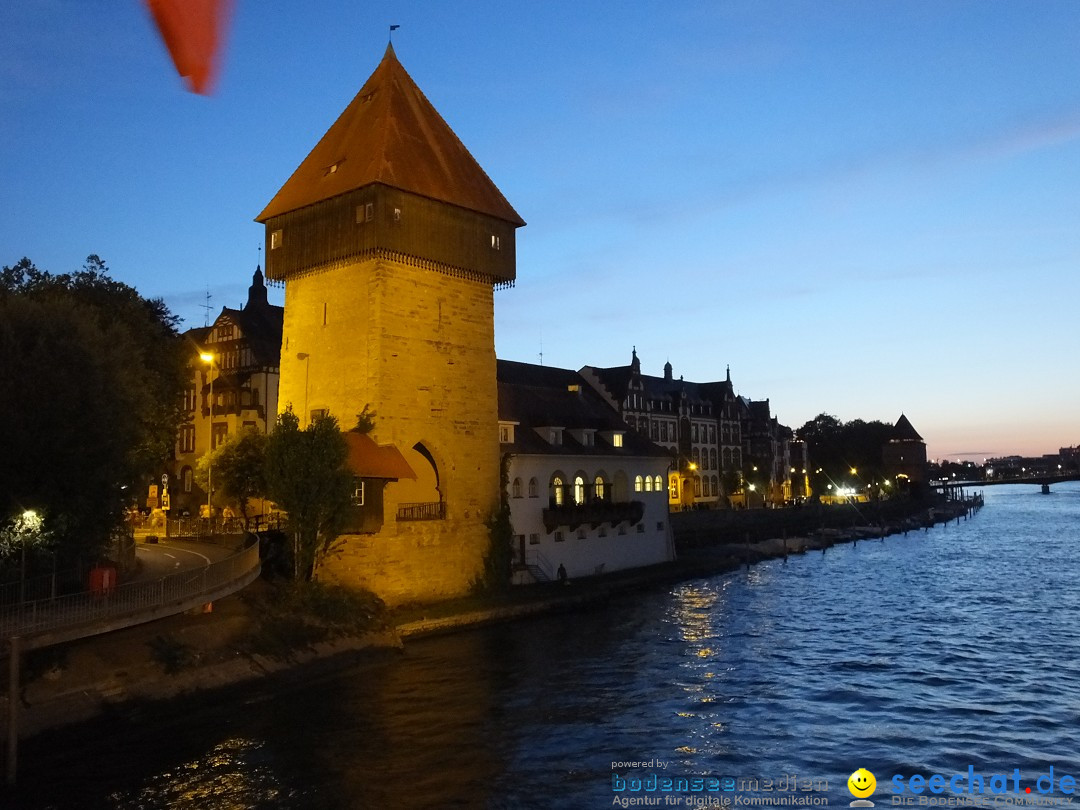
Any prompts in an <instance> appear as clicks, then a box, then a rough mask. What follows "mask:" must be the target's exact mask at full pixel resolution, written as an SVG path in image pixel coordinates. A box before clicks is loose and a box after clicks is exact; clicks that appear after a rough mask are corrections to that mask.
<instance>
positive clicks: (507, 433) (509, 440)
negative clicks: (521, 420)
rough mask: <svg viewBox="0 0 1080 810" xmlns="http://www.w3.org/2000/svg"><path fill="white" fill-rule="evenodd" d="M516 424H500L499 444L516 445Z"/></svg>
mask: <svg viewBox="0 0 1080 810" xmlns="http://www.w3.org/2000/svg"><path fill="white" fill-rule="evenodd" d="M516 424H517V423H516V422H499V443H500V444H513V443H514V425H516Z"/></svg>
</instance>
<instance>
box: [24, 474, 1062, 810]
mask: <svg viewBox="0 0 1080 810" xmlns="http://www.w3.org/2000/svg"><path fill="white" fill-rule="evenodd" d="M985 498H986V506H985V508H984V509H983V510H982V511H981V512H979V513H978V514H977V515H975V516H974V517H972V518H971V519H969V520H964V521H961V522H959V523H956V522H954V523H952V524H950V525H949V526H948V527H945V528H943V527H940V526H939V527H937V528H934V529H931V530H930V531H929V532H925V533H924V532H922V531H919V532H912V533H910V534H908V535H907V536H903V535H898V536H894V537H889V538H886V539H885V540H884V541H862V542H859V543H858V544H856V545H850V544H849V545H841V546H836V547H834V548H832V549H829V550H828V551H827V552H826V553H821V552H814V553H810V554H807V555H803V556H793V557H791V558H789V559H788V560H786V561H784V560H776V561H771V562H766V563H762V564H759V565H757V566H754V567H752V568H749V569H742V570H739V571H735V572H731V573H728V574H724V575H720V576H715V577H710V578H706V579H699V580H694V581H688V582H684V583H681V584H679V585H677V586H674V587H663V588H657V589H654V590H643V591H642V592H641V593H638V594H634V595H627V596H624V597H620V598H618V599H615V600H612V601H611V602H610V603H609V604H606V605H603V606H599V607H595V608H591V609H589V610H588V611H587V612H584V613H578V614H566V615H559V616H550V617H544V618H541V619H536V620H529V621H522V622H518V623H514V624H508V625H504V626H500V627H495V628H488V629H483V630H478V631H474V632H468V633H463V634H459V635H454V636H447V637H442V638H434V639H428V640H422V641H416V642H411V643H410V644H409V645H408V647H407V649H406V650H405V652H404V653H392V654H386V655H380V656H376V657H375V658H373V659H372V660H370V661H365V662H364V663H363V664H360V665H357V666H353V667H350V668H349V669H347V670H344V671H338V672H335V673H333V674H332V675H324V676H320V677H317V678H312V679H311V680H310V681H308V682H305V683H302V684H297V683H293V684H291V685H289V686H281V685H280V684H279V685H278V686H277V687H276V688H274V689H265V688H261V687H255V688H252V687H246V688H244V689H242V690H241V689H234V690H230V691H228V692H225V693H222V694H221V695H216V696H214V697H213V698H205V697H200V698H190V699H188V700H187V701H186V702H184V703H179V704H172V705H170V706H167V707H163V708H154V709H145V710H142V711H140V712H138V713H136V714H135V715H134V716H118V717H115V718H110V719H107V720H104V721H99V722H95V723H93V724H89V725H85V726H79V727H78V728H77V734H76V733H72V732H66V733H62V734H53V735H50V736H48V737H44V738H39V740H37V741H31V742H30V743H29V744H28V745H26V746H24V754H25V756H24V760H23V763H22V764H23V767H22V769H21V771H20V780H21V782H22V787H21V788H20V792H19V793H18V794H17V795H16V796H14V797H11V800H10V803H6V804H4V806H12V807H19V808H32V807H58V808H59V807H64V808H66V807H72V808H84V807H85V808H93V807H105V808H117V809H118V810H119V809H121V808H122V809H123V810H129V809H130V810H134V809H135V808H183V809H184V810H187V808H192V810H194V808H198V809H199V810H207V809H209V810H239V809H240V808H320V809H321V808H375V809H376V810H382V809H383V808H385V809H386V810H394V808H403V809H404V808H408V809H409V810H413V809H414V808H454V807H461V808H518V807H520V808H571V809H572V810H576V809H577V808H605V807H612V806H622V805H620V804H613V801H617V800H621V799H624V798H632V799H637V800H639V801H640V800H648V801H650V802H654V803H653V804H648V805H642V804H636V805H630V806H667V807H698V806H710V804H711V806H723V803H725V802H728V803H729V804H727V806H733V807H735V806H740V805H745V804H746V801H747V799H750V800H752V801H760V802H765V803H768V804H772V805H774V806H790V805H785V804H784V802H789V803H790V802H792V801H796V800H797V801H799V802H801V803H802V804H800V805H795V806H823V804H824V803H825V802H827V803H828V804H829V805H830V806H840V807H846V806H848V805H849V803H850V802H851V801H853V796H852V794H851V793H849V791H848V787H847V779H848V776H849V775H850V774H851V773H852V772H853V771H854V770H856V769H857V768H859V767H865V768H867V769H869V770H870V771H871V772H872V773H873V774H875V776H876V780H877V791H876V793H874V794H873V795H872V796H871V799H872V800H874V801H875V803H876V804H877V806H878V807H882V806H891V805H893V804H895V803H896V802H897V799H901V800H902V799H911V800H912V802H913V805H912V806H920V801H923V802H925V801H926V800H928V799H932V800H934V801H936V802H946V801H948V800H949V799H951V800H952V802H953V806H956V805H957V804H960V805H963V804H964V803H968V802H971V803H974V804H975V805H976V806H980V805H981V806H988V807H991V806H994V807H997V806H1031V803H1033V802H1036V801H1038V802H1040V804H1039V805H1038V806H1061V807H1066V806H1070V803H1069V799H1070V798H1072V797H1071V794H1070V790H1071V789H1072V784H1071V783H1070V782H1069V781H1068V778H1069V777H1072V776H1075V777H1078V778H1080V624H1078V621H1077V620H1078V617H1080V582H1078V579H1077V566H1076V562H1075V561H1076V557H1077V549H1076V544H1077V542H1078V541H1080V484H1078V483H1070V484H1063V485H1055V487H1054V491H1053V493H1052V494H1050V495H1042V494H1040V493H1039V491H1038V487H1035V486H1000V487H987V488H985ZM1051 767H1053V769H1054V771H1053V781H1052V783H1048V781H1047V780H1048V779H1049V777H1050V773H1051V771H1050V768H1051ZM969 769H970V771H969ZM934 774H940V775H941V777H940V781H938V782H934V781H931V782H930V783H929V784H930V785H934V786H935V787H938V788H940V787H941V785H942V784H943V783H945V784H947V780H950V779H953V785H954V786H955V787H956V788H957V789H958V790H959V791H960V792H954V791H953V790H951V789H950V788H949V787H946V788H945V789H944V790H943V791H941V792H936V793H935V792H931V790H930V788H929V786H927V787H924V786H923V783H921V782H919V777H922V778H923V779H929V778H930V777H932V776H933V775H934ZM912 776H915V777H916V778H915V779H914V780H912V779H911V777H912ZM1063 776H1064V777H1066V779H1065V780H1064V781H1062V777H1063ZM695 777H708V778H710V779H712V780H715V781H712V782H710V781H709V780H708V779H705V780H704V781H702V782H698V783H694V782H693V781H691V780H693V779H694V778H695ZM954 777H955V778H954ZM980 777H981V779H980ZM1040 777H1042V778H1041V779H1040ZM654 778H655V781H654ZM665 778H670V779H671V780H672V784H671V786H670V787H669V789H668V790H666V791H665V790H664V787H665V783H664V782H663V780H664V779H665ZM679 779H683V780H686V781H685V783H680V782H679V781H678V780H679ZM897 779H899V780H901V781H900V787H902V788H903V792H901V791H900V790H899V789H898V787H897V783H896V780H897ZM635 780H640V781H635ZM770 780H771V781H770ZM980 782H981V786H982V787H983V790H984V792H983V793H981V794H978V793H972V792H970V791H972V790H976V789H977V788H978V787H979V786H980ZM1014 782H1015V783H1016V784H1015V785H1014ZM621 785H625V787H622V786H621ZM635 785H636V786H637V787H639V790H638V791H634V792H632V791H631V788H632V787H634V786H635ZM654 785H655V789H653V788H654ZM680 788H684V789H680ZM1016 788H1019V792H1016V790H1015V789H1016ZM1027 788H1031V792H1030V793H1028V792H1027V790H1026V789H1027ZM995 789H1001V790H1002V791H1004V792H998V793H994V792H992V791H993V790H995ZM914 790H919V791H920V792H918V793H916V792H913V791H914ZM963 791H969V792H966V793H965V792H963ZM655 802H658V803H659V804H656V803H655ZM1075 803H1076V804H1077V805H1080V795H1078V796H1077V799H1076V802H1075Z"/></svg>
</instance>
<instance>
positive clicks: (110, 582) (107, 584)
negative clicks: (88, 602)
mask: <svg viewBox="0 0 1080 810" xmlns="http://www.w3.org/2000/svg"><path fill="white" fill-rule="evenodd" d="M114 590H116V566H115V565H95V566H94V567H93V568H91V569H90V593H92V594H95V595H97V596H106V595H108V594H110V593H112V592H113V591H114Z"/></svg>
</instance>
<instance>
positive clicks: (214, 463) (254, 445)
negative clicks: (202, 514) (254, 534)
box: [196, 428, 267, 526]
mask: <svg viewBox="0 0 1080 810" xmlns="http://www.w3.org/2000/svg"><path fill="white" fill-rule="evenodd" d="M266 441H267V438H266V435H265V434H263V433H260V432H259V431H257V430H255V429H254V428H248V429H247V430H242V431H240V432H239V433H236V434H234V435H233V436H231V437H230V438H229V440H228V441H226V442H225V443H224V444H222V445H220V446H218V448H217V449H216V450H214V451H213V452H211V453H207V454H206V455H205V456H203V457H202V458H201V459H199V465H198V468H197V469H196V478H197V479H198V482H199V485H200V486H202V487H203V488H206V487H207V486H208V484H210V483H213V485H214V491H215V492H219V491H220V492H221V494H222V495H224V497H225V498H226V499H227V500H228V501H230V502H232V503H235V504H236V507H237V508H238V509H239V510H240V516H241V517H243V519H244V526H247V525H248V523H249V522H250V517H249V516H248V504H249V502H250V501H251V499H252V498H260V497H262V496H264V495H265V494H266ZM208 472H210V473H211V474H212V477H213V481H212V482H211V481H210V480H209V479H210V477H211V476H210V475H208V474H207V473H208Z"/></svg>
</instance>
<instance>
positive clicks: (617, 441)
mask: <svg viewBox="0 0 1080 810" xmlns="http://www.w3.org/2000/svg"><path fill="white" fill-rule="evenodd" d="M611 444H612V446H613V447H622V434H621V433H616V434H615V435H614V436H612V437H611Z"/></svg>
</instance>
